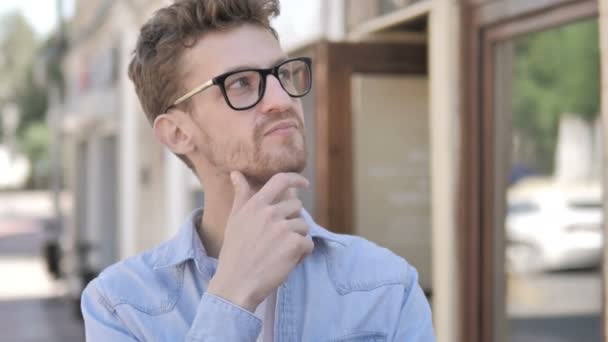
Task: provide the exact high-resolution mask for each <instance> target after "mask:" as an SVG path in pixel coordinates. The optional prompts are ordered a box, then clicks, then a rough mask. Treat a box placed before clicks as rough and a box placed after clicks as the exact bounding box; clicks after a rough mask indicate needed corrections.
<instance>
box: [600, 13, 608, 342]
mask: <svg viewBox="0 0 608 342" xmlns="http://www.w3.org/2000/svg"><path fill="white" fill-rule="evenodd" d="M598 3H599V13H600V16H599V29H600V42H599V44H600V70H601V72H602V74H601V79H600V96H601V101H600V103H601V108H600V110H601V113H600V114H601V115H600V117H601V120H602V123H603V130H604V134H603V136H604V142H603V144H604V147H605V146H606V144H607V143H608V140H607V139H608V2H606V1H598ZM603 151H604V152H603V156H602V166H603V172H602V184H603V189H602V190H603V193H604V198H606V194H608V155H607V154H608V148H604V149H603ZM603 228H604V236H608V203H607V202H606V201H604V227H603ZM604 241H606V239H604ZM602 267H603V268H604V270H603V272H602V274H603V277H604V281H603V282H602V283H603V286H604V288H603V289H602V290H603V295H602V298H604V305H603V311H604V314H603V315H602V317H603V319H604V320H607V321H608V319H607V316H606V312H607V311H606V310H607V308H608V295H607V294H608V248H607V246H604V263H603V266H602ZM606 323H608V322H606V321H605V322H604V324H602V326H603V327H604V331H603V335H604V340H606V339H607V338H608V324H606Z"/></svg>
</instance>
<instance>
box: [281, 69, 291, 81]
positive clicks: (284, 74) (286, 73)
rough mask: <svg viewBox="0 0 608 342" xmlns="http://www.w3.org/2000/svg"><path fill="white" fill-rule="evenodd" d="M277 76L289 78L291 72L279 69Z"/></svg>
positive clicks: (284, 78) (283, 78)
mask: <svg viewBox="0 0 608 342" xmlns="http://www.w3.org/2000/svg"><path fill="white" fill-rule="evenodd" d="M279 77H280V78H281V79H282V80H290V79H291V72H290V71H289V70H280V71H279Z"/></svg>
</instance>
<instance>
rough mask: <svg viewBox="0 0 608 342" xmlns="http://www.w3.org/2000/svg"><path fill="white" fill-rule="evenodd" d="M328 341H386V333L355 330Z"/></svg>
mask: <svg viewBox="0 0 608 342" xmlns="http://www.w3.org/2000/svg"><path fill="white" fill-rule="evenodd" d="M328 342H386V334H385V333H381V332H370V331H363V332H355V333H351V334H348V335H344V336H342V337H339V338H336V339H331V340H328Z"/></svg>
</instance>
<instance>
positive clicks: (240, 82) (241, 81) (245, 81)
mask: <svg viewBox="0 0 608 342" xmlns="http://www.w3.org/2000/svg"><path fill="white" fill-rule="evenodd" d="M250 86H251V80H250V79H249V78H248V77H239V78H237V79H236V80H234V81H232V82H230V84H229V85H228V88H230V89H238V88H247V87H250Z"/></svg>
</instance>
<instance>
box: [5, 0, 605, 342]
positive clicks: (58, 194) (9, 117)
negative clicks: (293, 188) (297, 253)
mask: <svg viewBox="0 0 608 342" xmlns="http://www.w3.org/2000/svg"><path fill="white" fill-rule="evenodd" d="M201 1H207V0H201ZM208 1H211V0H208ZM171 2H172V1H170V0H88V1H84V0H0V342H37V341H62V342H63V341H65V342H72V341H74V342H76V341H84V327H83V323H82V319H81V317H80V312H79V298H80V294H81V291H82V289H83V288H84V287H85V286H86V284H87V283H88V282H89V281H90V280H91V279H93V278H94V277H95V276H96V275H97V274H99V272H101V271H102V270H103V269H104V268H105V267H107V266H108V265H111V264H112V263H114V262H117V261H118V260H121V259H124V258H127V257H129V256H132V255H134V254H137V253H140V252H142V251H144V250H146V249H148V248H151V247H153V246H155V245H157V244H158V243H160V242H162V241H164V240H166V239H168V238H169V237H171V236H172V235H173V234H174V233H175V232H176V231H177V229H178V227H179V225H180V223H181V222H182V220H183V219H184V218H185V217H186V215H187V214H188V213H189V212H190V211H191V210H193V209H194V208H197V207H200V206H203V205H204V202H205V198H204V197H205V196H204V192H203V191H201V188H200V185H199V184H198V181H197V180H196V178H195V177H194V176H193V175H192V174H191V172H190V171H189V170H188V169H187V168H186V167H185V166H184V165H183V164H182V162H181V161H180V160H179V159H177V158H176V157H175V156H174V155H173V154H171V153H170V152H168V151H167V150H166V149H164V148H163V147H162V146H161V145H160V144H159V143H158V142H157V141H156V140H155V139H154V137H153V135H152V134H151V131H150V127H149V123H148V122H147V121H146V119H145V116H144V114H143V112H142V110H141V108H140V106H139V103H138V99H137V97H136V95H135V92H134V91H133V88H132V85H131V82H130V80H129V79H128V77H127V74H126V70H127V65H128V63H129V61H130V58H131V56H132V51H133V48H134V46H135V43H136V40H137V36H138V31H139V27H140V26H141V25H142V24H143V23H144V22H145V21H146V20H147V18H149V17H150V16H151V15H152V13H154V11H155V10H157V9H158V8H160V7H161V6H165V5H167V4H169V3H171ZM273 25H274V27H275V28H276V30H277V31H278V33H279V36H280V40H281V44H282V46H283V47H284V49H285V50H286V51H287V52H288V53H289V54H290V55H292V56H310V57H312V59H313V89H312V91H311V93H310V94H309V95H307V96H306V97H305V98H303V99H302V104H303V107H304V111H305V122H306V135H307V149H308V151H309V159H308V166H307V168H306V170H305V171H304V176H305V177H307V178H308V179H309V180H310V183H311V186H310V187H309V188H308V189H306V191H303V192H301V199H302V201H303V203H304V206H305V207H306V209H307V210H308V211H309V212H310V213H311V214H312V215H313V216H314V217H315V220H316V221H317V222H318V223H319V224H321V225H323V226H326V227H327V228H329V229H330V230H335V231H337V232H340V233H349V234H357V235H361V236H364V237H366V238H368V239H370V240H372V241H374V242H376V243H378V244H380V245H383V246H386V247H388V248H390V249H391V250H392V251H394V252H395V253H397V254H399V255H401V256H403V257H404V258H406V259H407V260H408V261H409V262H410V263H411V264H412V265H414V266H415V267H416V269H417V270H418V273H419V276H420V284H421V286H422V288H423V289H424V291H425V293H426V295H427V297H428V299H429V301H430V302H431V304H432V306H433V315H434V317H433V318H434V325H435V328H436V333H437V340H438V341H439V342H502V341H505V342H507V341H511V342H549V341H551V342H556V341H557V342H575V341H576V342H595V341H598V342H599V341H603V339H602V336H606V335H608V330H607V329H608V328H607V327H608V324H607V321H606V316H605V314H604V313H603V312H606V307H607V302H606V301H607V300H608V295H607V293H608V281H607V279H608V278H607V277H606V274H607V273H606V271H605V260H606V255H608V253H606V252H607V249H606V246H605V243H604V241H605V237H604V235H605V234H604V232H606V230H607V228H606V227H607V225H606V223H605V221H604V216H605V213H606V210H608V206H607V205H606V201H605V200H604V197H605V195H604V193H605V189H606V188H607V184H608V172H607V171H606V170H607V169H606V163H607V160H608V158H607V155H608V148H606V147H607V146H608V140H606V136H607V135H606V132H607V131H608V120H606V118H607V117H608V106H606V105H605V104H606V103H608V1H603V0H602V1H597V0H528V1H521V0H369V1H367V0H366V1H362V0H307V1H301V0H283V1H281V15H280V16H279V17H278V18H275V19H273ZM602 103H603V104H604V106H602ZM379 267H381V265H379Z"/></svg>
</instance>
